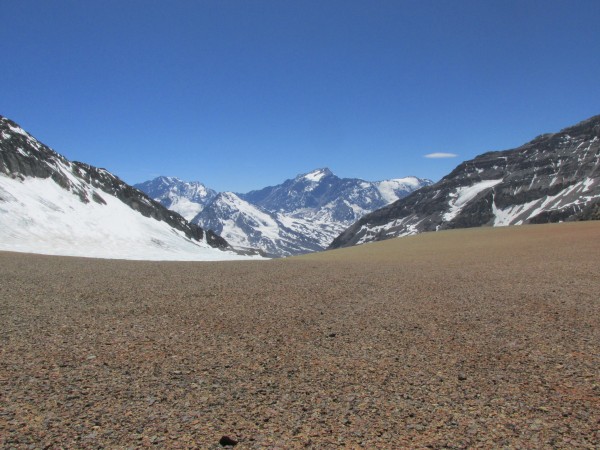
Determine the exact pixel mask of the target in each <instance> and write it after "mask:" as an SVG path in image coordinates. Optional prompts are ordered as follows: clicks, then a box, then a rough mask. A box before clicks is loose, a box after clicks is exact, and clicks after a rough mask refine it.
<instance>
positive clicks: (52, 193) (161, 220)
mask: <svg viewBox="0 0 600 450" xmlns="http://www.w3.org/2000/svg"><path fill="white" fill-rule="evenodd" d="M36 209H37V211H36ZM0 210H1V211H2V214H1V219H2V221H1V222H2V227H3V229H2V232H1V233H0V234H1V235H2V236H0V237H1V238H2V240H3V241H4V240H5V241H6V242H5V244H6V245H13V244H14V245H19V242H17V241H19V240H22V241H23V244H24V245H25V241H28V240H29V241H30V243H31V242H33V241H36V242H39V244H40V245H41V246H43V245H47V246H48V247H47V248H49V249H50V250H51V246H52V243H51V242H50V238H51V237H52V238H53V239H55V242H54V243H55V244H57V245H59V241H60V242H62V243H65V242H71V244H70V245H72V246H82V248H84V247H86V245H88V244H89V242H88V243H86V242H82V241H77V236H82V239H83V237H85V239H88V240H94V239H95V240H97V241H98V242H97V245H98V246H101V245H102V239H105V240H111V239H112V238H113V237H115V239H117V238H118V236H121V238H122V240H123V242H122V244H123V245H124V246H127V245H128V240H130V239H133V240H135V242H136V243H137V244H136V245H138V244H139V245H140V246H143V245H144V243H143V242H142V241H143V240H144V237H146V238H147V239H146V240H145V241H144V242H147V243H148V245H149V250H151V252H153V254H159V253H160V251H158V250H157V249H160V248H161V246H162V248H163V249H165V248H167V247H169V246H170V247H172V248H173V250H174V251H178V252H187V253H190V254H193V253H194V252H195V251H196V250H197V249H198V248H201V247H205V248H210V247H216V248H221V249H225V248H228V247H229V245H228V243H227V242H226V241H225V240H224V239H222V238H221V237H220V236H218V235H216V234H215V233H214V232H212V231H208V232H205V231H204V230H203V229H202V228H201V227H199V226H198V225H195V224H190V223H188V222H187V221H186V220H185V219H184V218H183V217H181V216H180V215H179V214H177V213H175V212H173V211H170V210H168V209H167V208H165V207H163V206H162V205H161V204H159V203H158V202H156V201H154V200H152V199H151V198H149V197H148V196H147V195H146V194H144V193H143V192H141V191H139V190H138V189H135V188H133V187H132V186H130V185H128V184H126V183H124V182H123V181H121V180H120V179H119V178H117V177H116V176H114V175H112V174H111V173H110V172H108V171H106V170H104V169H99V168H96V167H93V166H90V165H88V164H85V163H80V162H71V161H69V160H67V159H66V158H65V157H63V156H62V155H60V154H58V153H56V152H55V151H53V150H51V149H50V148H49V147H47V146H46V145H44V144H42V143H41V142H39V141H38V140H37V139H35V138H34V137H32V136H31V135H30V134H28V133H27V132H26V131H24V130H23V129H22V128H21V127H19V126H18V125H17V124H16V123H14V122H12V121H10V120H8V119H6V118H4V117H1V116H0ZM86 214H87V215H89V216H90V217H93V218H94V220H93V221H92V220H91V219H90V220H87V219H86V218H85V217H86ZM104 219H106V223H99V222H102V221H103V220H104ZM149 219H150V220H149ZM83 222H85V223H83ZM116 223H122V224H123V226H122V227H121V228H119V229H111V227H113V226H115V224H116ZM157 223H158V224H157ZM127 227H129V228H130V229H129V230H127V229H125V228H127ZM136 227H137V228H136ZM138 228H139V229H138ZM109 229H110V230H111V231H110V232H109V231H108V230H109ZM45 230H46V233H45V235H44V232H45ZM93 230H96V231H95V232H96V234H95V235H94V231H93ZM136 233H137V234H136ZM144 233H147V235H145V234H144ZM50 235H51V236H50ZM99 236H102V239H101V238H100V237H99ZM138 238H139V239H138ZM32 245H33V244H32ZM131 245H134V242H132V243H131ZM190 245H192V246H191V247H190ZM25 247H27V246H26V245H25ZM25 247H23V248H25ZM34 247H35V246H34ZM3 248H5V249H6V246H4V247H3ZM90 248H91V247H90ZM140 248H141V247H140ZM34 250H35V248H34V249H33V250H31V249H29V250H24V251H34ZM50 250H49V251H50ZM97 250H98V251H99V252H100V253H99V254H104V253H102V251H101V250H102V249H101V248H99V249H97ZM155 250H157V251H155ZM211 251H214V250H211ZM187 253H186V254H187ZM219 253H221V252H219ZM76 254H82V255H84V254H83V251H82V252H78V253H76ZM207 255H208V253H207ZM84 256H85V255H84ZM188 256H190V255H188ZM190 257H192V256H190ZM209 259H210V258H209ZM217 259H218V258H217Z"/></svg>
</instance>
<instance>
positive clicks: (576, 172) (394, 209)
mask: <svg viewBox="0 0 600 450" xmlns="http://www.w3.org/2000/svg"><path fill="white" fill-rule="evenodd" d="M599 203H600V116H595V117H592V118H591V119H588V120H586V121H583V122H581V123H579V124H577V125H575V126H572V127H569V128H566V129H564V130H562V131H561V132H559V133H554V134H545V135H542V136H539V137H537V138H535V139H534V140H533V141H531V142H529V143H527V144H525V145H523V146H521V147H519V148H516V149H513V150H506V151H497V152H489V153H485V154H483V155H480V156H478V157H476V158H475V159H472V160H470V161H465V162H463V163H462V164H460V165H459V166H458V167H456V169H454V170H453V171H452V172H451V173H450V174H449V175H447V176H446V177H444V178H443V179H442V180H440V181H439V182H437V183H435V184H433V185H431V186H427V187H424V188H422V189H420V190H418V191H416V192H414V193H413V194H411V195H409V196H408V197H406V198H404V199H401V200H398V201H397V202H395V203H392V204H391V205H389V206H386V207H384V208H382V209H379V210H377V211H374V212H373V213H371V214H367V215H366V216H364V217H363V218H361V219H360V220H359V221H357V222H356V223H354V224H353V225H352V226H351V227H349V228H348V229H346V230H345V231H344V232H343V233H341V234H340V235H339V236H338V237H337V238H336V239H335V240H334V241H333V243H332V244H331V246H330V248H338V247H346V246H351V245H356V244H362V243H364V242H370V241H377V240H383V239H389V238H393V237H398V236H406V235H410V234H416V233H421V232H424V231H436V230H443V229H450V228H467V227H477V226H485V225H487V226H502V225H520V224H526V223H544V222H558V221H567V220H584V219H593V218H597V217H598V204H599Z"/></svg>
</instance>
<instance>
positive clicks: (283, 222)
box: [193, 192, 331, 256]
mask: <svg viewBox="0 0 600 450" xmlns="http://www.w3.org/2000/svg"><path fill="white" fill-rule="evenodd" d="M193 222H194V223H198V224H202V226H204V227H210V228H211V229H212V230H214V231H215V232H216V233H218V234H219V235H221V236H223V237H224V238H225V239H226V240H227V241H228V242H229V243H231V245H233V246H234V247H238V248H255V249H260V250H261V251H263V252H264V253H265V254H267V255H272V256H290V255H294V254H298V253H306V252H310V251H316V250H320V249H322V248H323V246H324V245H323V244H325V245H326V243H327V242H328V240H329V239H330V236H331V233H327V232H324V231H321V229H320V227H317V226H315V225H314V224H313V223H311V222H310V221H309V220H303V219H296V218H291V217H287V216H285V215H284V214H281V213H271V212H269V211H266V210H263V209H262V208H260V207H258V206H255V205H252V204H250V203H248V202H247V201H245V200H242V199H241V198H240V197H238V196H237V195H236V194H234V193H233V192H222V193H220V194H219V195H217V197H215V199H214V200H213V201H212V202H211V203H210V204H209V205H207V206H206V208H204V210H203V211H202V212H201V213H200V214H198V216H196V218H195V219H194V220H193Z"/></svg>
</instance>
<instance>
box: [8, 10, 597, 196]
mask: <svg viewBox="0 0 600 450" xmlns="http://www.w3.org/2000/svg"><path fill="white" fill-rule="evenodd" d="M0 11H1V14H2V26H1V27H0V42H1V43H2V56H1V58H0V89H1V93H2V95H1V97H0V99H1V101H0V114H1V115H4V116H7V117H9V118H11V119H13V120H15V121H17V122H19V123H20V124H21V125H22V126H23V127H24V128H26V129H27V130H29V131H30V132H31V133H33V134H34V135H35V136H36V137H38V138H39V139H40V140H42V141H43V142H45V143H46V144H48V145H50V146H51V147H53V148H54V149H55V150H57V151H58V152H60V153H63V154H64V155H66V156H67V157H68V158H70V159H75V160H79V161H85V162H88V163H90V164H93V165H96V166H100V167H105V168H107V169H108V170H110V171H112V172H114V173H116V174H117V175H119V176H120V177H122V178H123V179H124V180H125V181H127V182H129V183H136V182H140V181H144V180H147V179H150V178H153V177H155V176H157V175H171V176H178V177H180V178H182V179H186V180H199V181H202V182H204V183H206V184H207V185H208V186H210V187H212V188H214V189H217V190H233V191H242V192H243V191H247V190H250V189H254V188H260V187H263V186H266V185H270V184H276V183H279V182H280V181H282V180H283V179H285V178H289V177H293V176H294V175H296V174H297V173H300V172H306V171H309V170H311V169H313V168H317V167H324V166H327V167H330V168H331V169H332V170H333V171H334V172H335V173H336V174H338V175H340V176H344V177H359V178H364V179H368V180H379V179H386V178H394V177H401V176H405V175H411V174H412V175H417V176H420V177H428V178H432V179H439V178H440V177H442V176H443V175H445V174H446V173H448V172H449V171H450V170H451V169H453V168H454V167H455V166H456V165H457V164H458V163H460V161H462V160H464V159H468V158H471V157H473V156H475V155H477V154H479V153H482V152H484V151H488V150H501V149H506V148H512V147H515V146H518V145H520V144H522V143H524V142H526V141H528V140H530V139H532V138H534V137H535V136H537V135H538V134H541V133H544V132H552V131H558V130H559V129H561V128H563V127H566V126H569V125H571V124H574V123H576V122H578V121H580V120H583V119H585V118H587V117H589V116H592V115H595V114H600V1H598V0H590V1H586V0H570V1H566V0H565V1H553V0H540V1H528V0H498V1H491V0H490V1H485V0H474V1H470V0H459V1H449V0H447V1H442V0H439V1H428V0H414V1H403V0H392V1H366V0H365V1H351V0H343V1H327V0H319V1H304V0H303V1H280V0H272V1H264V0H256V1H254V0H238V1H229V0H218V1H217V0H215V1H207V0H172V1H167V0H164V1H155V0H118V1H113V0H85V1H82V0H70V1H65V0H52V1H48V0H38V1H32V0H19V1H8V0H7V1H2V2H0ZM433 152H447V153H455V154H457V155H458V156H457V157H456V158H450V159H427V158H424V157H423V155H425V154H428V153H433Z"/></svg>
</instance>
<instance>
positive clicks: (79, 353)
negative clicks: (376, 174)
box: [0, 222, 600, 448]
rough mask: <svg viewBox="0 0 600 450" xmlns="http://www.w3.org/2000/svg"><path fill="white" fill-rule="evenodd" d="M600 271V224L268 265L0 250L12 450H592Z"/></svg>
mask: <svg viewBox="0 0 600 450" xmlns="http://www.w3.org/2000/svg"><path fill="white" fill-rule="evenodd" d="M599 266H600V222H583V223H570V224H559V225H536V226H534V225H530V226H522V227H510V228H496V229H490V228H486V229H471V230H456V231H448V232H440V233H429V234H424V235H420V236H414V237H407V238H403V239H396V240H390V241H384V242H380V243H374V244H367V245H363V246H360V247H356V248H350V249H343V250H340V251H335V252H325V253H322V254H314V255H307V256H303V257H298V258H291V259H285V260H273V261H266V262H213V263H195V262H194V263H189V262H185V263H182V262H132V261H109V260H94V259H80V258H67V257H51V256H39V255H27V254H18V253H0V447H2V448H11V447H15V448H58V447H61V446H63V447H66V448H101V447H113V448H114V447H120V448H123V447H131V448H137V447H152V446H154V447H157V448H158V447H162V448H164V447H167V448H220V446H219V444H218V442H219V439H220V438H221V437H222V436H224V435H227V436H230V437H231V438H233V439H235V440H238V441H239V445H238V446H237V447H236V448H302V447H312V448H338V447H343V446H346V447H348V448H358V447H365V448H418V447H424V446H432V447H433V448H440V447H450V448H464V447H486V448H498V447H504V446H508V447H519V448H561V447H569V448H574V447H577V448H594V447H597V446H598V443H599V442H600V431H599V423H600V422H599V421H600V375H599V374H600V354H599V350H598V349H599V347H598V343H599V342H600V295H599V293H600V277H599ZM30 446H31V447H30Z"/></svg>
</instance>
